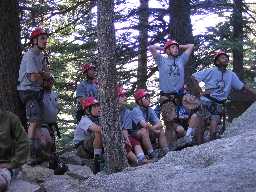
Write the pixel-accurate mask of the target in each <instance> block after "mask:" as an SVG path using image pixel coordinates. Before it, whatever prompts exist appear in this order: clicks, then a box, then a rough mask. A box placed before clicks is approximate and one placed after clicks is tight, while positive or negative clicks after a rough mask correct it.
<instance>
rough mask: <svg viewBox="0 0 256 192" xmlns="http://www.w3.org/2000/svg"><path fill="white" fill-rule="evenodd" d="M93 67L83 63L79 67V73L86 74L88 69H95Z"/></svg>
mask: <svg viewBox="0 0 256 192" xmlns="http://www.w3.org/2000/svg"><path fill="white" fill-rule="evenodd" d="M95 68H96V67H95V65H93V64H91V63H85V64H82V65H81V71H82V72H83V73H87V72H88V71H89V70H90V69H95Z"/></svg>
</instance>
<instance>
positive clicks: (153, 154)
mask: <svg viewBox="0 0 256 192" xmlns="http://www.w3.org/2000/svg"><path fill="white" fill-rule="evenodd" d="M158 156H159V154H158V152H157V151H153V152H151V153H149V154H148V157H149V159H151V160H152V161H156V160H157V159H158Z"/></svg>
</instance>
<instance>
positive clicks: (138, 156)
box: [137, 153, 145, 161]
mask: <svg viewBox="0 0 256 192" xmlns="http://www.w3.org/2000/svg"><path fill="white" fill-rule="evenodd" d="M137 159H138V161H143V160H144V159H145V155H144V153H139V154H137Z"/></svg>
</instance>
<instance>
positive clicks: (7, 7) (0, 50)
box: [0, 0, 24, 117]
mask: <svg viewBox="0 0 256 192" xmlns="http://www.w3.org/2000/svg"><path fill="white" fill-rule="evenodd" d="M20 56H21V45H20V23H19V10H18V2H17V0H9V1H7V0H2V1H0V108H2V109H3V110H8V111H11V112H14V113H16V114H17V115H18V116H20V117H22V116H23V114H24V113H23V110H22V107H21V103H20V102H19V99H18V94H17V91H16V86H17V79H18V71H19V64H20Z"/></svg>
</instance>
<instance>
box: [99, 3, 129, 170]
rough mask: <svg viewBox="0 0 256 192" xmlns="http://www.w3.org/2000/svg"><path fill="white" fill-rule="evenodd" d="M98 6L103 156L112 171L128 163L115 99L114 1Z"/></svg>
mask: <svg viewBox="0 0 256 192" xmlns="http://www.w3.org/2000/svg"><path fill="white" fill-rule="evenodd" d="M97 8H98V11H97V14H98V23H97V36H98V50H99V60H100V64H99V80H100V81H101V82H100V89H99V92H100V102H101V107H102V118H101V125H102V128H103V142H104V153H105V155H104V156H105V161H106V172H107V173H113V172H117V171H120V170H122V169H123V168H125V167H126V166H127V159H126V156H125V152H124V147H123V136H122V130H121V126H120V122H119V107H118V103H117V99H116V85H117V69H116V64H117V60H116V59H115V51H116V40H115V29H114V1H113V0H98V2H97Z"/></svg>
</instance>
